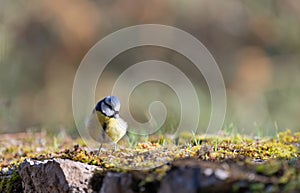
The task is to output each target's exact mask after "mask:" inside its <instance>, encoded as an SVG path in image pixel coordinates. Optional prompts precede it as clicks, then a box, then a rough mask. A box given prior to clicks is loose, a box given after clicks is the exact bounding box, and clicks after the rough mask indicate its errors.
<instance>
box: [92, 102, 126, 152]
mask: <svg viewBox="0 0 300 193" xmlns="http://www.w3.org/2000/svg"><path fill="white" fill-rule="evenodd" d="M120 106H121V105H120V100H119V99H118V97H116V96H108V97H106V98H104V99H102V100H101V101H99V102H98V103H97V105H96V107H95V109H94V110H93V114H92V115H93V117H95V114H96V115H97V121H98V122H99V123H100V126H101V127H102V128H95V126H94V128H92V130H94V131H95V129H98V131H97V132H96V133H97V135H101V136H93V137H95V138H96V139H97V141H98V142H100V143H101V145H100V148H99V150H98V153H99V152H100V150H101V147H102V143H109V142H113V143H114V150H116V144H117V143H118V141H119V140H120V139H121V138H122V137H123V136H124V135H125V134H126V131H127V123H126V122H125V121H124V120H123V119H121V118H120V115H119V111H120ZM91 121H92V119H90V122H91ZM93 125H95V124H93ZM98 125H99V124H98ZM90 129H91V128H90ZM99 129H100V131H99ZM91 135H95V132H93V133H91Z"/></svg>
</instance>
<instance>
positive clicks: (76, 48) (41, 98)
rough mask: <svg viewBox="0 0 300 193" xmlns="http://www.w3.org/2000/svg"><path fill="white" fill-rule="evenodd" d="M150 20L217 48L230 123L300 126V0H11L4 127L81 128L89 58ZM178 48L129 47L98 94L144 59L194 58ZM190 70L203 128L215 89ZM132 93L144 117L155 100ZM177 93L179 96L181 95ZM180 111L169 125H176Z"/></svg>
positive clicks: (2, 18) (242, 128)
mask: <svg viewBox="0 0 300 193" xmlns="http://www.w3.org/2000/svg"><path fill="white" fill-rule="evenodd" d="M144 23H158V24H165V25H171V26H174V27H178V28H180V29H182V30H185V31H187V32H189V33H190V34H192V35H193V36H195V37H196V38H198V39H199V40H200V41H201V42H202V43H203V44H204V45H205V46H206V47H207V48H208V50H209V51H210V52H211V53H212V55H213V56H214V58H215V59H216V62H217V63H218V65H219V67H220V69H221V71H222V74H223V77H224V80H225V84H226V89H227V97H228V98H227V100H228V106H227V114H226V120H225V127H227V128H228V127H229V128H230V127H236V128H238V131H239V132H242V133H253V132H256V130H259V132H263V134H265V135H271V134H273V133H274V132H276V131H277V130H284V129H285V128H290V129H291V130H293V131H298V130H299V126H300V104H299V98H300V76H299V75H300V25H299V23H300V1H294V0H285V1H281V0H265V1H259V0H255V1H254V0H243V1H238V0H226V1H209V0H201V1H199V0H189V1H180V0H168V1H161V0H153V1H140V0H135V1H132V0H119V1H112V0H102V1H96V0H91V1H81V0H72V1H71V0H68V1H50V0H45V1H38V0H32V1H26V2H25V1H9V0H2V1H0V109H1V110H0V133H7V132H18V131H24V130H26V129H28V128H37V129H40V128H43V129H46V130H47V131H49V132H58V131H60V130H62V129H64V130H66V131H67V132H69V133H71V134H72V133H76V129H75V126H74V121H73V115H72V105H71V104H72V86H73V80H74V77H75V73H76V70H77V67H78V66H79V64H80V61H81V60H82V59H83V57H84V55H85V54H86V53H87V51H88V50H89V49H90V48H91V47H92V46H93V45H94V44H95V43H96V42H97V41H98V40H100V39H101V38H103V37H105V36H106V35H108V34H110V33H112V32H114V31H116V30H119V29H121V28H123V27H128V26H131V25H137V24H144ZM169 52H170V51H168V50H165V49H161V48H155V47H148V48H143V49H136V50H134V49H133V50H129V51H128V52H126V53H124V54H121V55H120V56H118V57H117V58H116V59H115V60H114V61H112V65H111V66H112V67H110V68H108V69H106V75H104V78H103V80H102V81H106V82H107V87H108V88H107V89H105V88H103V89H102V90H100V91H97V93H98V94H97V96H98V95H99V98H101V97H102V96H105V95H107V94H109V88H110V87H111V82H113V80H114V79H115V78H116V77H118V74H120V73H121V72H122V70H124V69H126V66H129V65H131V64H133V63H136V62H138V61H143V60H145V59H162V60H163V59H165V60H166V61H168V62H170V63H177V64H175V65H178V66H180V65H181V64H183V63H188V62H187V61H186V60H184V59H183V58H182V57H181V56H179V55H174V56H173V57H171V58H172V59H169V58H170V57H169V56H170V53H169ZM120 65H124V66H122V67H120ZM187 73H189V74H190V76H191V77H190V78H191V79H193V81H194V82H195V83H196V84H197V85H198V86H199V92H201V96H202V97H201V101H200V103H201V108H203V109H201V111H202V113H203V114H202V115H203V117H201V123H200V127H205V124H207V120H208V118H209V115H210V105H209V102H210V100H209V91H208V89H207V86H206V83H205V81H204V80H203V78H201V77H200V78H199V77H195V76H196V75H193V68H190V70H189V69H188V70H187ZM105 77H106V78H107V79H105ZM152 87H153V85H150V86H149V87H147V85H145V88H144V89H146V90H147V89H152V91H153V90H155V89H156V91H160V89H161V85H158V86H157V88H152ZM140 89H142V90H143V88H140ZM166 90H168V89H166ZM143 92H144V91H143ZM166 95H168V94H166ZM133 97H136V100H134V101H136V104H135V105H136V106H133V107H131V108H132V109H136V111H137V112H133V114H136V116H137V119H138V120H139V119H140V120H142V121H143V120H145V117H146V118H147V116H146V115H144V114H143V113H138V110H139V109H144V110H141V111H142V112H144V111H145V108H146V109H147V107H146V106H145V105H144V104H142V103H143V98H142V96H141V95H140V94H139V93H133ZM172 101H175V102H174V103H177V102H178V101H177V100H176V98H175V99H172ZM137 104H140V105H137ZM133 105H134V104H133ZM171 106H172V105H171ZM177 108H178V105H177V106H176V105H175V109H177ZM133 111H134V110H133ZM141 114H142V116H141V117H140V118H139V115H141ZM172 116H173V115H172V114H171V115H170V117H169V118H170V120H171V121H169V123H168V125H169V127H172V125H173V124H177V120H176V118H172ZM174 116H175V117H176V116H177V114H176V113H175V115H174ZM202 123H203V125H202ZM231 123H232V124H233V125H234V126H233V125H232V124H231ZM170 125H171V126H170Z"/></svg>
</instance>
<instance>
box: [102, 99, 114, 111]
mask: <svg viewBox="0 0 300 193" xmlns="http://www.w3.org/2000/svg"><path fill="white" fill-rule="evenodd" d="M103 102H104V104H105V105H107V106H108V107H109V108H110V109H111V110H114V109H113V107H112V106H111V105H110V104H108V103H107V102H106V101H103Z"/></svg>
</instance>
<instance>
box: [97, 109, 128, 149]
mask: <svg viewBox="0 0 300 193" xmlns="http://www.w3.org/2000/svg"><path fill="white" fill-rule="evenodd" d="M97 116H98V119H99V121H100V124H101V126H102V127H103V129H104V130H105V132H106V134H107V135H108V137H109V138H110V139H111V140H112V141H113V142H115V143H117V142H118V141H119V140H120V139H121V138H122V137H123V136H124V135H125V134H126V130H127V123H126V122H125V121H123V119H121V118H110V117H107V116H105V115H103V114H102V113H100V112H97Z"/></svg>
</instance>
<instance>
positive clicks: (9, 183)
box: [0, 171, 23, 193]
mask: <svg viewBox="0 0 300 193" xmlns="http://www.w3.org/2000/svg"><path fill="white" fill-rule="evenodd" d="M0 192H7V193H11V192H12V193H14V192H16V193H17V192H23V190H22V180H21V177H20V175H19V173H18V172H17V171H15V172H14V173H13V174H12V175H11V176H4V177H3V178H2V179H1V180H0Z"/></svg>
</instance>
